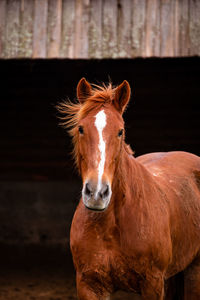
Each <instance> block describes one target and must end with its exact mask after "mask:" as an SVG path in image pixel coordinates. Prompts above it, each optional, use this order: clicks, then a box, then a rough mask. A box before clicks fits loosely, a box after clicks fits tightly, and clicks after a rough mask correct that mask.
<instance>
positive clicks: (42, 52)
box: [33, 0, 48, 58]
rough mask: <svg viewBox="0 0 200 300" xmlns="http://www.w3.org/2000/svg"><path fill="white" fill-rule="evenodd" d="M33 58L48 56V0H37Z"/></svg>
mask: <svg viewBox="0 0 200 300" xmlns="http://www.w3.org/2000/svg"><path fill="white" fill-rule="evenodd" d="M34 11H35V12H34V20H33V22H34V26H33V58H38V57H39V58H45V57H46V44H47V40H46V36H47V12H48V0H35V8H34Z"/></svg>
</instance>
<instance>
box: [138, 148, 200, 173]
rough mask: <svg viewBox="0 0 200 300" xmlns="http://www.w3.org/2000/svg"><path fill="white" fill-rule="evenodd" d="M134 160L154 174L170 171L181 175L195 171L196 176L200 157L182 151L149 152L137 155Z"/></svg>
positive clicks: (199, 166) (199, 165) (199, 169)
mask: <svg viewBox="0 0 200 300" xmlns="http://www.w3.org/2000/svg"><path fill="white" fill-rule="evenodd" d="M136 160H137V161H138V162H139V163H141V164H142V165H143V166H145V167H146V168H147V169H148V170H149V171H150V172H151V173H152V174H153V175H154V176H159V175H160V176H162V175H163V176H164V175H165V174H166V175H170V173H172V175H173V174H174V175H175V174H177V175H178V173H180V175H181V176H186V175H187V174H188V175H190V174H191V173H195V176H198V175H197V174H198V171H199V172H200V157H199V156H197V155H194V154H192V153H188V152H183V151H173V152H155V153H149V154H144V155H141V156H139V157H137V158H136ZM199 175H200V174H199Z"/></svg>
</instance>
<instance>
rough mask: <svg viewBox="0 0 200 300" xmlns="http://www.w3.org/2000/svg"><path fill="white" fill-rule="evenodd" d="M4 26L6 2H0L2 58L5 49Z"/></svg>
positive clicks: (0, 51) (0, 55) (0, 52)
mask: <svg viewBox="0 0 200 300" xmlns="http://www.w3.org/2000/svg"><path fill="white" fill-rule="evenodd" d="M5 26H6V0H1V1H0V57H2V58H4V55H5V53H4V48H5V43H6V39H5V31H6V30H5Z"/></svg>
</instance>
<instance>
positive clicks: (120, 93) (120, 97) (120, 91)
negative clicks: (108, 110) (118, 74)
mask: <svg viewBox="0 0 200 300" xmlns="http://www.w3.org/2000/svg"><path fill="white" fill-rule="evenodd" d="M130 95H131V88H130V85H129V83H128V81H126V80H124V81H123V82H122V83H121V84H120V85H119V86H118V87H117V88H116V90H115V99H114V101H113V104H114V105H115V107H116V109H117V110H118V111H119V112H120V113H123V112H124V110H125V108H126V106H127V104H128V102H129V99H130Z"/></svg>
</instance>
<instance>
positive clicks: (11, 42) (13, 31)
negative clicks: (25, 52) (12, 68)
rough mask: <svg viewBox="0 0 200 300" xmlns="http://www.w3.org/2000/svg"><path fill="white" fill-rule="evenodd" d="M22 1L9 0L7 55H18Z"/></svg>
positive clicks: (12, 56) (8, 56)
mask: <svg viewBox="0 0 200 300" xmlns="http://www.w3.org/2000/svg"><path fill="white" fill-rule="evenodd" d="M19 29H20V2H19V1H18V0H7V16H6V43H5V57H6V58H14V57H18V47H19Z"/></svg>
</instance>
